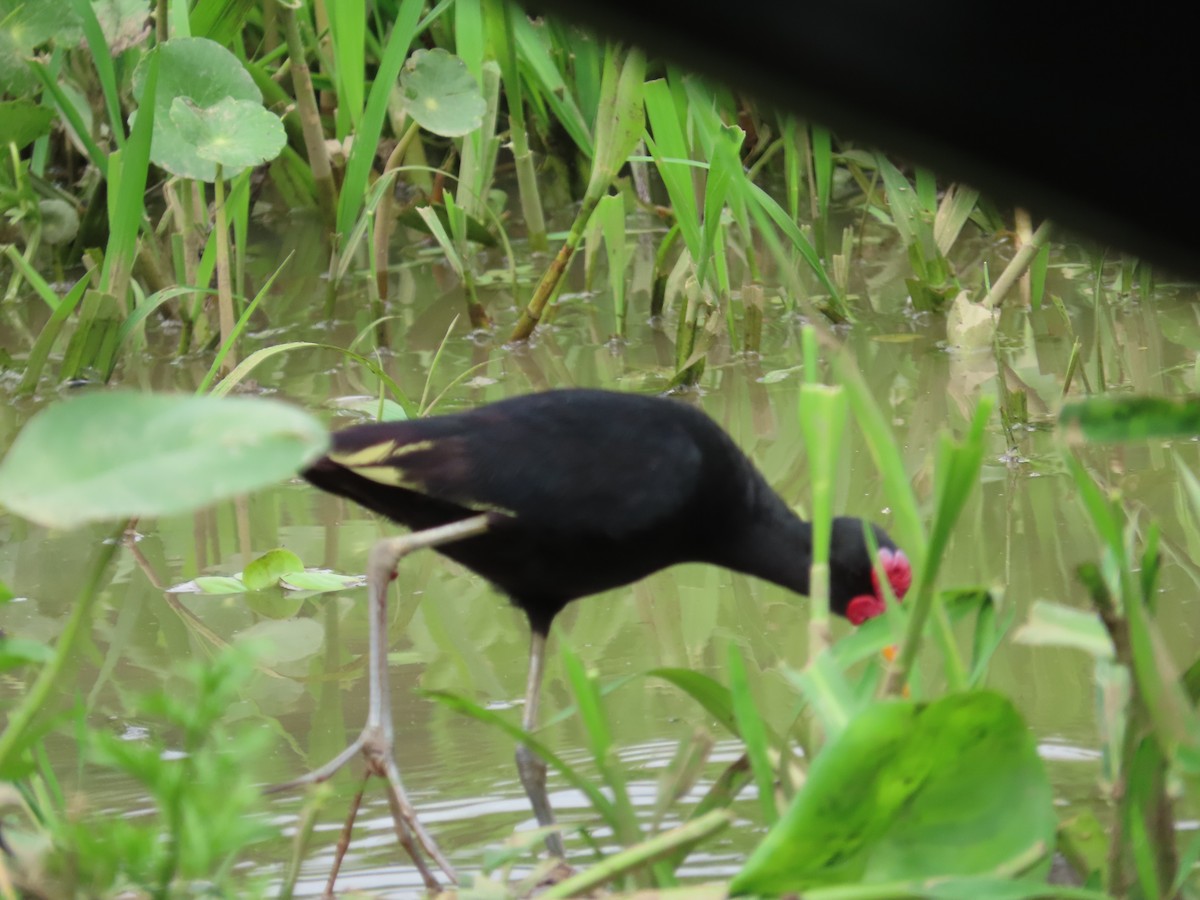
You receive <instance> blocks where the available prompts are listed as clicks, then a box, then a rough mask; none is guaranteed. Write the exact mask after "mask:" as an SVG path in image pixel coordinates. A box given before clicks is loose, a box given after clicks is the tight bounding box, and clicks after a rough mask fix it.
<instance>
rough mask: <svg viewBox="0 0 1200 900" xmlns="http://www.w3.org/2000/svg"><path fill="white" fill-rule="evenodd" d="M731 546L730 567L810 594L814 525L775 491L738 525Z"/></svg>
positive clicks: (800, 592)
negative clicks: (753, 513) (809, 576)
mask: <svg viewBox="0 0 1200 900" xmlns="http://www.w3.org/2000/svg"><path fill="white" fill-rule="evenodd" d="M729 550H730V558H729V560H728V562H727V563H726V565H728V566H729V568H731V569H736V570H737V571H739V572H745V573H747V574H748V575H754V576H755V577H757V578H763V579H765V580H767V581H770V582H773V583H775V584H778V585H780V586H781V587H785V588H787V589H788V590H790V591H795V592H796V593H797V594H803V595H805V596H807V595H808V572H809V567H810V566H811V565H812V526H811V525H809V523H808V522H805V521H804V520H803V519H801V518H800V517H799V516H797V515H796V514H795V513H794V512H792V511H791V509H789V508H788V506H787V505H786V504H785V503H784V502H783V500H781V499H780V498H779V497H778V496H776V495H774V493H773V492H772V494H771V495H770V496H768V497H763V498H762V501H761V506H760V508H759V510H758V512H757V514H756V515H755V516H753V517H751V518H750V520H749V521H748V523H747V524H746V526H745V527H744V528H741V529H739V534H738V537H737V538H736V539H735V540H734V541H733V542H732V544H731V546H730V548H729Z"/></svg>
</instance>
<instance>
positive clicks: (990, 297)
mask: <svg viewBox="0 0 1200 900" xmlns="http://www.w3.org/2000/svg"><path fill="white" fill-rule="evenodd" d="M1053 233H1054V223H1052V222H1051V221H1050V220H1049V219H1047V220H1046V221H1045V222H1043V223H1042V224H1041V225H1039V226H1038V229H1037V231H1035V232H1034V233H1033V237H1031V238H1030V239H1029V241H1028V243H1026V244H1025V245H1024V246H1022V247H1021V249H1020V250H1018V251H1017V252H1016V253H1015V254H1014V255H1013V258H1012V261H1011V262H1009V264H1008V265H1007V266H1005V267H1004V271H1003V272H1001V273H1000V277H999V278H997V279H996V281H995V283H993V284H992V289H991V290H990V291H988V292H987V295H986V296H985V297H984V298H983V299H982V300H981V301H980V304H981V305H982V306H984V307H986V308H988V309H995V308H996V307H997V306H999V305H1000V303H1001V301H1003V300H1004V295H1005V294H1007V293H1008V292H1009V290H1011V288H1012V286H1013V285H1014V284H1016V283H1017V279H1018V278H1020V277H1021V276H1022V275H1024V274H1025V270H1026V269H1028V268H1029V266H1030V265H1031V264H1032V263H1033V259H1034V257H1035V256H1037V254H1038V251H1039V250H1041V249H1042V247H1043V246H1044V245H1045V244H1046V242H1047V241H1049V240H1050V236H1051V235H1052V234H1053Z"/></svg>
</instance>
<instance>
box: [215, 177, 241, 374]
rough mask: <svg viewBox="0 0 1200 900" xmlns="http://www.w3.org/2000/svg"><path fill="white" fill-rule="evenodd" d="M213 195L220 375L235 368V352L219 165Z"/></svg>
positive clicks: (226, 225)
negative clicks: (223, 349) (214, 206)
mask: <svg viewBox="0 0 1200 900" xmlns="http://www.w3.org/2000/svg"><path fill="white" fill-rule="evenodd" d="M213 196H214V203H215V205H216V208H217V209H216V216H217V234H216V239H217V319H218V321H219V322H220V325H221V346H223V347H225V348H226V350H225V358H224V359H223V360H222V362H221V372H222V373H224V374H228V373H229V372H231V371H232V370H233V367H234V366H236V365H237V351H236V350H234V348H233V346H232V341H233V282H232V280H231V278H230V271H229V220H228V216H226V213H225V175H224V173H223V172H222V171H221V166H220V164H219V163H218V164H217V180H216V182H215V184H214V185H213Z"/></svg>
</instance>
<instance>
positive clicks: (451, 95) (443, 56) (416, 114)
mask: <svg viewBox="0 0 1200 900" xmlns="http://www.w3.org/2000/svg"><path fill="white" fill-rule="evenodd" d="M400 93H401V95H402V96H403V97H404V108H405V109H406V110H407V111H408V114H409V115H410V116H412V117H413V118H414V119H415V120H416V121H417V123H418V124H419V125H420V126H421V127H422V128H424V129H425V130H426V131H432V132H433V133H434V134H440V135H441V136H442V137H462V136H463V135H464V134H470V133H471V132H472V131H474V130H475V129H476V128H478V127H479V126H480V125H481V124H483V114H484V113H485V112H486V111H487V104H486V103H485V102H484V99H483V93H482V91H480V89H479V83H478V82H477V81H476V80H475V78H474V77H473V76H472V75H471V73H470V72H469V71H467V66H466V63H464V62H463V61H462V60H461V59H459V58H458V57H457V56H455V55H454V54H453V53H449V52H447V51H446V50H443V49H442V48H440V47H437V48H435V49H433V50H418V51H417V52H416V53H414V54H413V55H412V56H410V57H409V58H408V62H406V63H405V64H404V71H402V72H401V73H400Z"/></svg>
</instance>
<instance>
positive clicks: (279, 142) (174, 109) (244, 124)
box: [171, 97, 287, 178]
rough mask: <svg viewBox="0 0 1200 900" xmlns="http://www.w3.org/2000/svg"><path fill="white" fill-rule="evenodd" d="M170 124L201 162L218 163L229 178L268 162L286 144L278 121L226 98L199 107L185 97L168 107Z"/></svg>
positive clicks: (251, 105)
mask: <svg viewBox="0 0 1200 900" xmlns="http://www.w3.org/2000/svg"><path fill="white" fill-rule="evenodd" d="M171 124H172V125H174V126H175V128H176V130H177V131H178V133H179V137H180V138H181V139H182V140H183V141H184V142H185V143H187V144H188V145H190V146H191V147H192V148H193V149H194V150H195V151H196V153H197V155H199V156H200V157H201V158H202V159H206V160H208V161H209V162H214V163H217V164H219V165H220V166H221V173H222V175H223V176H224V177H226V178H231V177H232V176H234V175H236V174H237V173H238V172H240V171H242V170H243V169H248V168H250V167H251V166H257V165H260V164H261V163H265V162H270V161H271V160H273V159H274V158H275V157H276V156H278V155H279V152H280V151H281V150H282V149H283V145H284V144H285V143H287V134H286V133H285V132H284V130H283V123H282V122H281V121H279V117H278V116H276V115H274V114H273V113H270V112H268V111H267V110H266V109H264V108H263V106H262V104H261V103H255V102H252V101H250V100H234V99H233V98H232V97H225V98H224V99H222V100H219V101H217V102H216V103H215V104H213V105H212V106H208V107H200V106H197V105H196V104H195V103H193V102H192V101H191V100H189V99H188V98H187V97H176V98H175V100H174V102H172V103H171Z"/></svg>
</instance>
